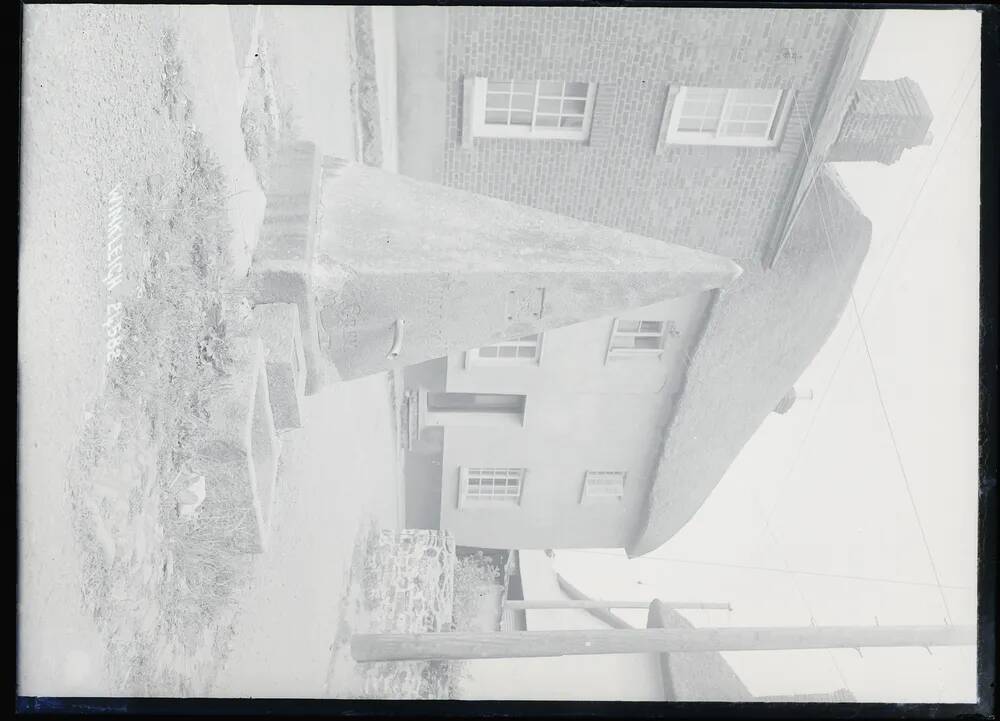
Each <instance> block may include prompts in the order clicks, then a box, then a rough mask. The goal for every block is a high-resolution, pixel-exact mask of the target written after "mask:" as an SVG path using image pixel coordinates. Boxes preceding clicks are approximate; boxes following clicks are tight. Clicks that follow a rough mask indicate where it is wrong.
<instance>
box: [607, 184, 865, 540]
mask: <svg viewBox="0 0 1000 721" xmlns="http://www.w3.org/2000/svg"><path fill="white" fill-rule="evenodd" d="M828 238H829V240H828ZM870 238H871V223H870V221H869V220H868V219H867V218H866V217H865V216H864V214H863V213H862V212H861V209H860V208H859V207H858V206H857V204H856V203H855V202H854V200H853V199H852V198H851V197H850V195H849V194H848V193H847V190H846V189H845V188H844V186H843V184H842V183H841V181H840V179H839V177H838V176H837V174H836V171H834V170H833V169H832V168H831V167H825V168H824V169H823V170H822V172H821V173H820V175H819V177H818V179H817V181H816V183H815V184H814V186H813V189H812V190H811V191H810V193H809V194H808V195H807V196H806V200H805V205H804V206H803V210H802V212H801V213H800V214H799V217H798V219H797V220H796V223H795V227H794V229H793V232H792V235H791V236H790V239H789V242H788V243H787V245H786V247H785V248H784V250H783V251H782V253H781V255H780V256H779V257H778V259H777V262H776V264H775V265H774V267H773V268H771V269H770V270H766V271H765V270H763V269H761V268H756V269H754V268H747V269H746V271H745V272H744V274H743V275H742V276H741V277H740V278H739V279H738V280H737V281H736V282H735V283H733V284H732V285H731V286H730V287H729V289H728V290H726V291H723V292H722V293H721V294H720V296H719V298H718V301H717V303H716V305H715V308H714V312H713V313H712V314H711V315H710V317H709V318H708V320H707V322H706V325H705V328H704V330H703V333H702V336H701V338H700V340H699V342H698V344H697V347H696V348H695V350H694V353H693V354H692V357H691V361H690V364H689V366H688V369H687V373H686V378H685V380H684V388H683V391H682V393H681V394H680V396H679V398H678V402H677V406H676V409H675V412H674V416H673V418H672V419H671V421H670V425H669V427H668V430H667V434H666V437H665V440H664V444H663V448H662V452H661V454H660V458H659V463H658V468H657V471H656V477H655V478H654V482H653V486H652V488H651V489H650V493H649V498H648V502H647V505H646V509H645V518H644V519H642V520H641V521H640V524H639V526H638V533H637V534H636V537H635V538H634V540H633V542H632V543H631V544H630V545H629V547H628V548H627V549H626V551H627V552H628V554H629V555H630V556H638V555H641V554H644V553H648V552H649V551H651V550H653V549H655V548H657V547H659V546H660V545H662V544H663V543H664V542H665V541H666V540H667V539H669V538H670V537H671V536H673V535H674V534H675V533H676V532H677V531H678V530H680V528H681V527H682V526H683V525H684V524H685V523H687V522H688V520H689V519H690V518H691V517H692V516H693V515H694V513H695V512H696V511H697V510H698V508H699V507H700V506H701V505H702V504H703V503H704V502H705V499H706V498H708V495H709V494H710V493H711V492H712V490H713V489H714V488H715V486H716V485H717V484H718V483H719V481H720V480H721V479H722V477H723V475H724V474H725V472H726V470H727V469H728V468H729V466H730V464H731V463H732V462H733V460H734V459H735V458H736V456H737V454H738V453H739V452H740V450H741V449H742V448H743V446H744V445H745V444H746V442H747V441H748V440H750V437H751V436H752V435H753V434H754V432H755V431H756V430H757V428H758V427H760V425H761V423H763V421H764V419H765V418H767V416H768V414H769V413H771V411H772V410H773V409H774V408H775V406H776V405H777V404H778V402H779V401H780V400H781V399H782V397H783V396H784V395H785V394H786V393H787V392H788V389H789V388H791V387H792V386H793V384H794V383H795V382H796V380H798V378H799V377H800V376H801V375H802V373H803V371H805V370H806V368H807V367H808V366H809V364H810V363H811V362H812V360H813V358H814V357H815V356H816V354H817V353H818V352H819V350H820V349H821V348H822V346H823V344H824V343H825V342H826V340H827V338H828V337H829V336H830V334H831V333H832V332H833V329H834V328H835V327H836V325H837V322H838V321H839V319H840V316H841V314H842V313H843V312H844V311H845V309H846V307H847V304H848V301H849V299H850V295H851V291H852V289H853V286H854V282H855V279H856V278H857V275H858V271H859V270H860V268H861V263H862V261H863V260H864V257H865V255H866V253H867V251H868V245H869V242H870Z"/></svg>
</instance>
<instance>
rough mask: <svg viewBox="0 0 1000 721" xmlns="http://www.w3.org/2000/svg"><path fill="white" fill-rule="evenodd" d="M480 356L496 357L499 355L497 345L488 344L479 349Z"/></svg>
mask: <svg viewBox="0 0 1000 721" xmlns="http://www.w3.org/2000/svg"><path fill="white" fill-rule="evenodd" d="M479 356H480V357H481V358H496V357H497V347H496V346H495V345H488V346H486V347H484V348H480V349H479Z"/></svg>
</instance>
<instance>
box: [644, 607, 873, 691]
mask: <svg viewBox="0 0 1000 721" xmlns="http://www.w3.org/2000/svg"><path fill="white" fill-rule="evenodd" d="M646 628H694V626H693V625H692V624H691V623H690V622H689V621H688V620H687V619H685V618H684V617H683V616H681V615H680V614H679V613H677V611H674V610H673V609H671V608H668V607H667V606H665V605H664V604H663V603H662V602H661V601H658V600H657V601H653V602H652V603H651V604H650V605H649V616H648V617H647V620H646ZM660 673H661V675H662V679H663V697H664V700H665V701H716V702H730V703H733V702H740V701H742V702H757V703H768V702H782V703H787V702H793V703H821V702H836V701H848V702H850V701H854V700H855V698H854V696H853V695H852V694H851V692H850V691H848V690H847V689H839V690H837V691H834V692H833V693H819V694H794V695H790V696H754V695H753V694H751V693H750V691H748V690H747V687H746V686H744V685H743V682H742V681H741V680H740V677H739V676H737V675H736V672H735V671H733V669H732V667H731V666H730V665H729V664H728V663H727V662H726V660H725V659H724V658H723V657H722V654H721V653H719V652H717V651H705V652H685V653H661V654H660Z"/></svg>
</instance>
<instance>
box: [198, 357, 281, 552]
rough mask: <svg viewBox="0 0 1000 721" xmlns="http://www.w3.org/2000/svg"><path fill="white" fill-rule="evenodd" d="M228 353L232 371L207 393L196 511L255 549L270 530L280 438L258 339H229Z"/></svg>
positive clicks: (245, 546)
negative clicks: (201, 487)
mask: <svg viewBox="0 0 1000 721" xmlns="http://www.w3.org/2000/svg"><path fill="white" fill-rule="evenodd" d="M229 351H230V355H231V358H232V361H233V364H232V370H231V372H230V373H229V374H228V375H227V376H225V377H223V378H221V379H219V380H218V381H216V382H215V383H214V384H213V385H212V386H211V387H210V388H209V390H208V392H207V393H206V396H207V410H208V424H207V429H206V431H205V436H204V437H203V438H202V439H201V443H200V446H199V448H198V453H199V455H200V457H201V461H202V462H201V464H200V466H201V470H202V471H203V472H204V474H205V480H206V496H205V502H204V504H203V508H202V510H201V513H210V514H212V515H213V516H215V517H217V518H221V519H225V521H226V522H227V523H229V525H230V526H231V528H232V532H231V541H232V543H233V545H234V546H236V547H237V548H239V549H240V550H243V551H246V552H250V553H259V552H261V551H263V550H265V548H266V547H267V539H268V535H269V533H270V524H271V516H272V509H273V507H274V497H275V493H274V491H275V482H276V480H277V473H278V456H279V454H280V442H279V440H278V435H277V431H276V429H275V427H274V418H273V416H272V413H271V403H270V400H269V397H268V396H269V394H268V385H267V370H266V361H265V352H264V343H263V341H262V340H261V339H260V338H233V339H231V340H230V341H229ZM220 522H221V521H220Z"/></svg>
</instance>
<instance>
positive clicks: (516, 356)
mask: <svg viewBox="0 0 1000 721" xmlns="http://www.w3.org/2000/svg"><path fill="white" fill-rule="evenodd" d="M541 352H542V336H541V334H536V335H527V336H524V337H523V338H518V339H517V340H508V341H503V342H502V343H494V344H493V345H487V346H483V347H482V348H475V349H473V350H471V351H468V352H467V353H466V356H465V365H466V367H468V366H469V365H498V366H510V365H537V364H538V359H539V358H540V357H541Z"/></svg>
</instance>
